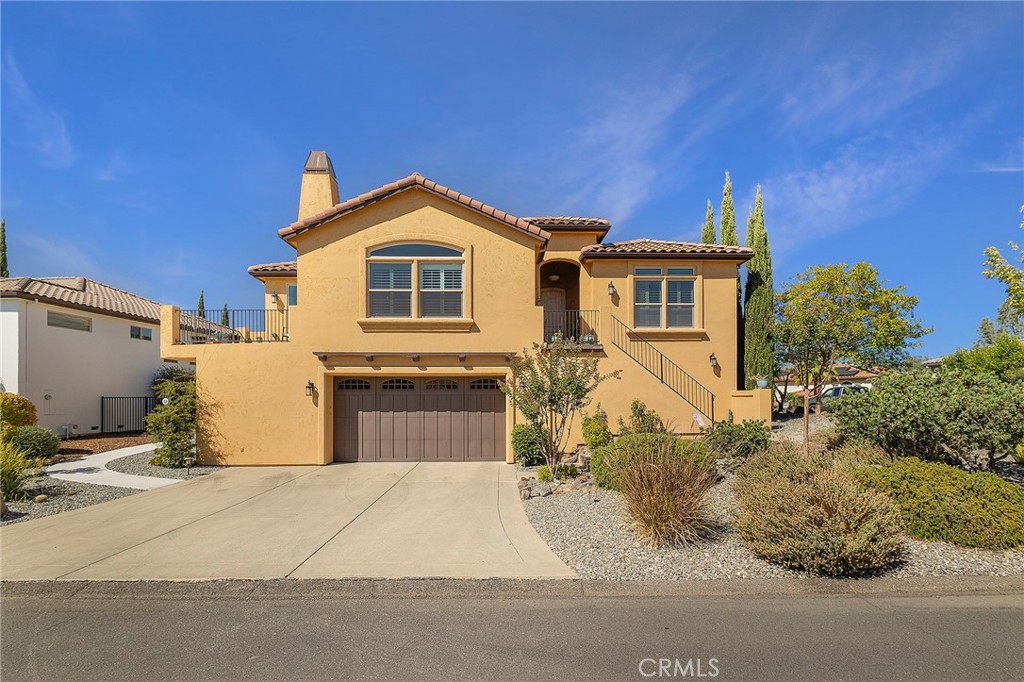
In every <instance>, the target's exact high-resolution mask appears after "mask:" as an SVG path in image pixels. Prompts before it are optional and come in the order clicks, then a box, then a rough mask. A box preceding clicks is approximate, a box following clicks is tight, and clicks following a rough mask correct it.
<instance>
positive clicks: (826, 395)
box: [810, 386, 871, 410]
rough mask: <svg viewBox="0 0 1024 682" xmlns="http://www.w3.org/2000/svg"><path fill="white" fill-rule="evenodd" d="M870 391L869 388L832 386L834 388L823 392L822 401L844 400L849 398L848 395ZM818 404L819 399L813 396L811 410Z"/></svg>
mask: <svg viewBox="0 0 1024 682" xmlns="http://www.w3.org/2000/svg"><path fill="white" fill-rule="evenodd" d="M870 390H871V389H870V388H868V387H867V386H832V387H830V388H826V389H825V390H824V391H822V393H821V399H822V401H825V400H833V399H835V398H842V397H843V396H847V395H856V394H857V393H867V392H868V391H870ZM817 404H818V399H817V398H816V397H814V396H812V397H811V399H810V407H811V409H812V410H813V409H815V405H817Z"/></svg>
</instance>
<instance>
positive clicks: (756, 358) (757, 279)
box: [743, 185, 775, 389]
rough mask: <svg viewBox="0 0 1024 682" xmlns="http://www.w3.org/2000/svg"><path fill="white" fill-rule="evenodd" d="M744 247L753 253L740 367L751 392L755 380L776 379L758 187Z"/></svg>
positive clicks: (768, 260)
mask: <svg viewBox="0 0 1024 682" xmlns="http://www.w3.org/2000/svg"><path fill="white" fill-rule="evenodd" d="M747 246H749V247H750V248H751V249H753V250H754V257H753V258H752V259H751V260H750V261H749V262H748V263H747V287H746V290H745V291H744V292H743V323H744V334H743V339H744V341H743V342H744V346H743V367H744V371H745V374H746V384H747V388H748V389H751V388H754V386H755V385H756V381H755V379H754V378H755V377H758V376H761V377H765V378H767V379H771V378H773V377H774V376H775V341H774V339H773V338H772V332H773V329H774V325H775V312H774V310H773V305H774V299H775V281H774V279H773V277H772V253H771V248H770V247H769V245H768V230H767V228H765V224H764V204H763V202H762V200H761V186H760V185H758V186H757V195H756V197H755V199H754V212H753V215H752V216H751V219H750V221H748V223H747Z"/></svg>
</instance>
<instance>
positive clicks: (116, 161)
mask: <svg viewBox="0 0 1024 682" xmlns="http://www.w3.org/2000/svg"><path fill="white" fill-rule="evenodd" d="M132 170H134V164H132V163H131V162H130V161H129V160H128V159H127V158H126V157H125V156H124V155H123V154H121V153H120V152H114V154H113V155H112V156H111V157H110V159H109V160H108V161H107V162H106V163H105V164H103V165H102V166H100V167H99V168H97V169H96V173H95V174H94V177H95V178H96V180H98V181H100V182H117V181H118V180H121V179H123V178H124V176H125V175H127V174H128V173H130V172H132Z"/></svg>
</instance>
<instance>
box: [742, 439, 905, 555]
mask: <svg viewBox="0 0 1024 682" xmlns="http://www.w3.org/2000/svg"><path fill="white" fill-rule="evenodd" d="M763 454H767V453H763ZM778 455H779V451H777V452H776V455H775V456H778ZM759 457H760V456H759ZM751 461H753V460H751ZM749 464H750V462H748V463H747V464H745V465H743V466H744V467H745V466H747V465H749ZM819 464H820V461H818V462H816V461H815V459H814V458H813V457H807V456H805V459H804V460H803V461H799V460H797V461H792V462H789V463H788V464H787V467H786V474H785V475H776V476H770V475H766V474H765V473H764V472H759V474H758V475H756V476H750V477H748V478H747V479H746V481H745V482H744V483H743V485H742V494H740V492H739V490H737V500H738V501H739V512H738V513H737V515H736V518H735V527H736V530H737V531H738V532H739V534H740V536H741V537H742V538H743V540H744V542H745V543H746V545H747V546H748V547H749V548H750V550H751V551H752V552H753V553H754V554H756V555H757V556H759V557H761V558H763V559H766V560H768V561H772V562H774V563H777V564H781V565H783V566H787V567H790V568H802V569H806V570H809V571H815V572H820V573H826V574H832V575H843V574H850V573H858V572H860V571H865V570H868V569H872V568H880V567H882V566H885V565H887V564H889V563H891V562H893V561H895V560H897V559H898V558H899V557H900V555H901V553H902V540H901V531H902V525H901V523H900V513H899V508H898V507H897V506H896V504H895V503H894V502H893V501H892V500H891V499H890V498H889V497H887V496H885V495H882V494H879V493H875V492H872V491H867V490H861V489H860V488H859V486H858V485H857V483H856V482H855V481H853V480H851V479H850V478H848V477H846V476H843V475H842V474H840V473H838V472H835V471H831V470H821V469H820V468H819V466H818V465H819ZM742 469H743V467H741V470H742ZM807 474H810V476H809V477H808V476H807ZM790 478H797V479H798V480H799V482H793V481H792V480H790ZM737 483H738V484H739V481H737Z"/></svg>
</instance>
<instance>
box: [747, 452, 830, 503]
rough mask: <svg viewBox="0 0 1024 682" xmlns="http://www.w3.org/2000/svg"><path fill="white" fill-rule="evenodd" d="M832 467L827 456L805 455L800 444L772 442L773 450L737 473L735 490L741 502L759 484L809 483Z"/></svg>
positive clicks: (755, 458)
mask: <svg viewBox="0 0 1024 682" xmlns="http://www.w3.org/2000/svg"><path fill="white" fill-rule="evenodd" d="M828 467H829V460H828V458H827V457H826V456H825V455H823V454H821V453H817V452H812V453H807V452H804V450H803V448H801V447H800V445H799V444H797V443H795V442H794V441H791V440H788V439H784V440H780V441H778V442H776V443H772V445H771V447H770V448H768V449H767V450H765V451H764V452H759V453H757V454H756V455H753V456H752V457H750V459H748V460H747V461H745V462H744V463H743V464H741V465H740V467H739V469H737V470H736V482H735V484H734V486H733V487H734V489H735V492H736V497H737V499H738V498H741V497H742V496H743V495H745V494H746V493H747V491H748V490H753V489H754V488H756V487H757V486H759V485H764V484H768V483H773V482H776V481H781V482H784V483H788V484H792V485H797V484H800V483H806V482H807V481H809V480H810V479H811V478H813V477H814V476H815V475H816V474H819V473H821V472H822V471H825V470H827V469H828Z"/></svg>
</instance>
